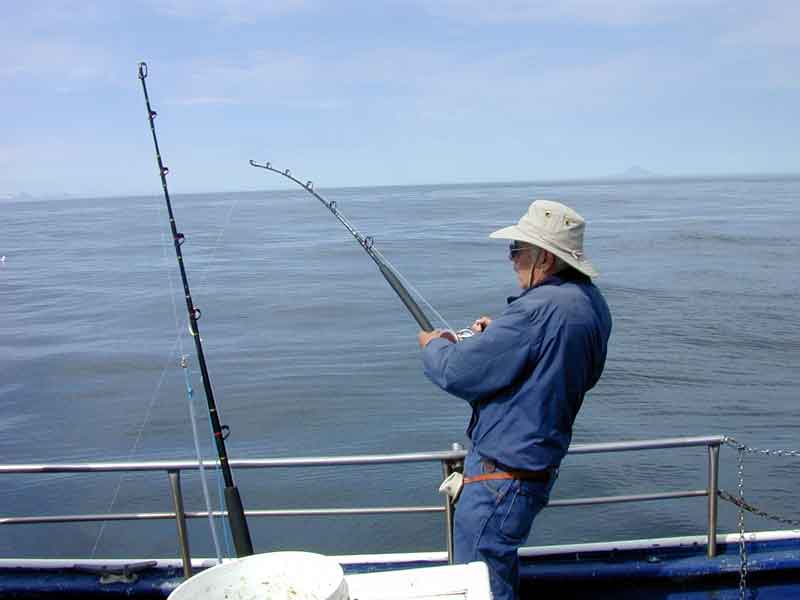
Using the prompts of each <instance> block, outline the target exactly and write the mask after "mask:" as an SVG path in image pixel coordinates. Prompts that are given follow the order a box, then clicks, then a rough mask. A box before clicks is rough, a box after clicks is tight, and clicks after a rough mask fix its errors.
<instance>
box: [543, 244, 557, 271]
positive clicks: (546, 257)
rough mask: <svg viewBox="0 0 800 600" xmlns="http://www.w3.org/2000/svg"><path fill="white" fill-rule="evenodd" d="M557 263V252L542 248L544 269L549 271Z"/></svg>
mask: <svg viewBox="0 0 800 600" xmlns="http://www.w3.org/2000/svg"><path fill="white" fill-rule="evenodd" d="M555 264H556V257H555V254H553V253H552V252H550V251H549V250H545V249H542V270H543V271H549V270H550V269H552V268H553V265H555Z"/></svg>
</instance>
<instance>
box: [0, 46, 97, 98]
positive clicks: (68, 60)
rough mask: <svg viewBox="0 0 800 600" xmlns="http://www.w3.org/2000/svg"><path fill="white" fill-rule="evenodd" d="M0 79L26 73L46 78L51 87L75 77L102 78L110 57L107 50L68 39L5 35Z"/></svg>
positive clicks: (0, 51) (0, 49)
mask: <svg viewBox="0 0 800 600" xmlns="http://www.w3.org/2000/svg"><path fill="white" fill-rule="evenodd" d="M0 54H2V55H3V57H4V61H3V63H2V64H0V80H2V79H6V80H8V79H16V78H20V77H28V78H33V79H42V80H45V81H47V82H48V84H49V85H50V87H51V88H52V89H53V90H57V89H68V84H69V83H73V82H76V81H86V80H91V79H98V78H105V77H106V73H108V71H109V60H110V57H109V56H108V54H107V53H106V52H103V51H102V50H100V49H97V48H93V47H91V46H87V45H84V44H81V43H79V42H72V41H68V40H58V39H29V40H18V39H17V40H14V39H9V38H6V39H5V40H3V41H2V42H0Z"/></svg>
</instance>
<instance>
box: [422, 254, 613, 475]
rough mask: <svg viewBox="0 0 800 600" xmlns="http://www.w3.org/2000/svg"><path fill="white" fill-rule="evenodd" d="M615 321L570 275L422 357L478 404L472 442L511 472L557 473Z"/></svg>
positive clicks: (439, 378)
mask: <svg viewBox="0 0 800 600" xmlns="http://www.w3.org/2000/svg"><path fill="white" fill-rule="evenodd" d="M610 334H611V313H610V312H609V310H608V305H607V304H606V301H605V300H604V299H603V296H602V295H601V294H600V291H599V290H598V289H597V288H596V287H595V286H594V285H593V284H592V282H591V280H590V279H589V278H588V277H584V276H583V275H582V274H580V273H578V272H577V271H574V270H572V269H568V270H567V271H565V272H562V273H559V274H556V275H552V276H550V277H548V278H547V279H545V280H544V281H543V282H541V283H540V284H538V285H536V286H534V287H532V288H528V289H526V290H525V291H524V292H523V293H522V295H520V296H519V297H516V298H509V299H508V307H507V308H506V309H505V311H504V312H503V314H502V315H500V316H499V317H497V318H495V319H494V320H492V323H491V324H490V325H489V326H488V327H487V328H486V330H485V331H484V332H483V333H481V334H478V335H475V336H473V337H471V338H467V339H465V340H463V341H461V342H459V343H457V344H454V343H451V342H448V341H447V340H444V339H442V338H437V339H434V340H432V341H430V342H429V343H428V345H427V346H425V348H424V350H423V352H422V360H423V364H424V368H425V374H426V375H427V376H428V378H429V379H430V380H431V381H433V382H434V383H435V384H436V385H438V386H439V387H440V388H442V389H443V390H445V391H447V392H450V393H451V394H454V395H456V396H458V397H459V398H463V399H464V400H466V401H467V402H469V403H470V405H471V406H472V419H471V421H470V424H469V427H468V429H467V435H468V436H469V437H470V439H471V440H472V446H473V449H474V450H475V451H477V452H478V453H479V454H480V455H481V456H483V457H485V458H491V459H494V460H495V461H497V462H498V463H500V464H501V465H504V466H506V467H508V468H514V469H529V470H538V469H544V468H547V467H557V466H558V465H559V464H560V463H561V459H563V458H564V455H565V454H566V453H567V448H568V447H569V443H570V440H571V439H572V424H573V423H574V421H575V416H576V415H577V414H578V409H580V407H581V404H582V403H583V396H584V394H585V393H586V392H587V391H588V390H590V389H591V388H592V387H593V386H594V385H595V383H597V380H598V379H599V378H600V374H601V373H602V372H603V366H604V365H605V361H606V348H607V345H608V338H609V336H610Z"/></svg>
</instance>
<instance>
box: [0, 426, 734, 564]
mask: <svg viewBox="0 0 800 600" xmlns="http://www.w3.org/2000/svg"><path fill="white" fill-rule="evenodd" d="M724 441H725V437H724V436H719V435H716V436H702V437H677V438H660V439H650V440H638V441H623V442H604V443H595V444H574V445H573V446H572V447H570V449H569V454H570V455H582V454H600V453H614V452H633V451H645V450H667V449H675V448H692V447H705V448H706V449H707V453H708V483H707V486H706V487H705V488H703V489H694V490H691V489H689V490H671V491H660V492H654V493H648V494H628V495H615V496H596V497H581V498H564V499H553V500H551V501H550V503H549V504H548V507H551V508H552V507H565V506H583V505H598V504H613V503H621V502H644V501H651V500H668V499H676V498H694V497H698V496H706V497H707V498H708V534H707V535H708V539H707V553H708V556H709V557H713V556H715V555H716V553H717V544H716V539H717V510H718V505H717V501H718V490H719V448H720V446H721V445H722V444H723V443H724ZM465 454H466V452H465V451H464V449H463V448H462V447H461V446H460V445H458V444H454V445H453V448H452V449H451V450H446V451H439V452H416V453H405V454H368V455H351V456H319V457H306V458H251V459H238V460H231V461H230V465H231V468H233V469H234V470H238V469H271V468H302V467H339V466H344V465H382V464H398V463H418V462H439V463H440V464H441V466H442V473H443V475H444V476H445V477H446V476H448V475H449V474H450V473H452V472H453V471H456V470H460V469H461V467H462V465H463V460H464V456H465ZM215 464H216V462H215V461H205V462H204V463H203V466H205V467H208V468H213V467H214V466H215ZM199 468H200V465H199V463H198V462H197V461H196V460H179V461H174V460H173V461H163V460H161V461H144V462H132V461H126V462H81V463H46V464H17V465H0V475H15V474H16V475H18V474H33V473H38V474H44V473H107V472H118V473H131V472H142V471H159V472H162V473H166V474H167V476H168V480H169V485H170V493H171V495H172V501H173V506H174V512H153V513H110V514H78V515H39V516H21V517H20V516H14V517H0V525H20V524H34V523H79V522H89V521H128V520H148V519H175V521H176V523H177V527H178V537H179V541H180V548H181V558H182V560H183V564H184V571H185V572H186V574H187V575H190V574H191V560H190V552H189V539H188V534H187V529H186V519H187V518H208V512H206V511H187V510H185V508H184V503H183V494H182V491H181V480H180V475H181V472H182V471H190V470H196V469H199ZM439 512H441V513H444V521H445V540H446V544H447V553H448V559H449V561H450V562H452V557H453V504H452V503H451V502H450V499H449V497H446V496H445V499H444V502H443V504H442V505H434V506H380V507H360V508H304V509H272V510H267V509H264V510H259V509H251V510H247V511H246V513H245V514H246V515H247V516H248V517H276V516H280V517H285V516H322V515H356V514H362V515H363V514H397V513H439ZM212 514H213V515H214V516H221V515H223V514H224V513H222V512H219V511H215V512H213V513H212Z"/></svg>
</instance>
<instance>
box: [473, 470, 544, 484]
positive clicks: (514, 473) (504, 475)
mask: <svg viewBox="0 0 800 600" xmlns="http://www.w3.org/2000/svg"><path fill="white" fill-rule="evenodd" d="M490 479H523V480H525V481H542V482H544V483H547V482H548V481H550V471H548V470H543V471H518V470H515V469H509V470H508V471H494V472H492V473H481V474H480V475H473V476H472V477H464V483H477V482H478V481H487V480H490Z"/></svg>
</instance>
